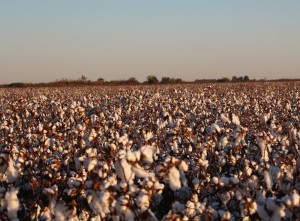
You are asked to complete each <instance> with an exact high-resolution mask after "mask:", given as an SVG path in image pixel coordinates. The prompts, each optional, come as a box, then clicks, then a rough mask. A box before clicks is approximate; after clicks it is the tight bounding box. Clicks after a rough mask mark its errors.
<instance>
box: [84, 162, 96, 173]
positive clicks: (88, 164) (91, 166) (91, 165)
mask: <svg viewBox="0 0 300 221" xmlns="http://www.w3.org/2000/svg"><path fill="white" fill-rule="evenodd" d="M96 165H97V160H96V159H87V160H85V161H84V168H85V169H86V170H87V171H88V172H89V171H91V170H93V169H94V168H95V166H96Z"/></svg>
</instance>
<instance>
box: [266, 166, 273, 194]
mask: <svg viewBox="0 0 300 221" xmlns="http://www.w3.org/2000/svg"><path fill="white" fill-rule="evenodd" d="M264 178H265V182H266V185H267V188H268V190H271V189H272V185H273V184H272V179H271V176H270V173H269V171H267V170H265V171H264Z"/></svg>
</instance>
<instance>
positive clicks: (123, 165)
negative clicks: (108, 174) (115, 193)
mask: <svg viewBox="0 0 300 221" xmlns="http://www.w3.org/2000/svg"><path fill="white" fill-rule="evenodd" d="M115 170H116V173H117V175H118V177H120V178H121V179H122V180H123V181H127V182H129V183H131V182H132V180H133V179H134V177H135V174H134V173H133V172H132V169H131V165H130V164H129V163H128V162H127V160H126V159H125V158H122V159H120V160H118V161H117V162H116V163H115Z"/></svg>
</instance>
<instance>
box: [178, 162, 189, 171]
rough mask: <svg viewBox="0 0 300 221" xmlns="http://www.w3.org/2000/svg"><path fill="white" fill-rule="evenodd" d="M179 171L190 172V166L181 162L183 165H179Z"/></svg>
mask: <svg viewBox="0 0 300 221" xmlns="http://www.w3.org/2000/svg"><path fill="white" fill-rule="evenodd" d="M178 168H179V170H182V171H185V172H186V171H188V169H189V166H188V165H187V164H186V162H185V161H181V163H180V164H179V167H178Z"/></svg>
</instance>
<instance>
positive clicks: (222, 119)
mask: <svg viewBox="0 0 300 221" xmlns="http://www.w3.org/2000/svg"><path fill="white" fill-rule="evenodd" d="M220 119H221V121H222V122H223V123H230V120H229V118H228V117H226V116H225V114H223V113H222V114H221V115H220Z"/></svg>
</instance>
